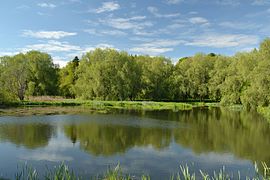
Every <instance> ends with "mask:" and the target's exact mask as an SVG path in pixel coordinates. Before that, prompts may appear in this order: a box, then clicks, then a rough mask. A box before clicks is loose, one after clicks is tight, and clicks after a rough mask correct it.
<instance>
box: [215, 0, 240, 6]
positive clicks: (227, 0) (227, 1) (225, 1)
mask: <svg viewBox="0 0 270 180" xmlns="http://www.w3.org/2000/svg"><path fill="white" fill-rule="evenodd" d="M216 3H217V4H219V5H226V6H238V5H240V2H239V0H216Z"/></svg>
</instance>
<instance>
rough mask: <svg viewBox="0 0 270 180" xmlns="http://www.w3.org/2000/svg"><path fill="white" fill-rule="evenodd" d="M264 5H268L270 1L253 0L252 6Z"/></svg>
mask: <svg viewBox="0 0 270 180" xmlns="http://www.w3.org/2000/svg"><path fill="white" fill-rule="evenodd" d="M266 4H270V0H254V1H253V3H252V5H257V6H263V5H266Z"/></svg>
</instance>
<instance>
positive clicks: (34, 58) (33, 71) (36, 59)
mask: <svg viewBox="0 0 270 180" xmlns="http://www.w3.org/2000/svg"><path fill="white" fill-rule="evenodd" d="M25 56H26V58H27V61H28V62H29V66H30V67H29V68H30V74H29V80H28V87H29V88H28V95H34V96H35V95H38V96H42V95H57V94H58V69H57V67H56V66H55V65H54V64H53V61H52V58H51V56H50V55H49V54H47V53H42V52H39V51H30V52H28V53H26V55H25Z"/></svg>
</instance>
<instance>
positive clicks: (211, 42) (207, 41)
mask: <svg viewBox="0 0 270 180" xmlns="http://www.w3.org/2000/svg"><path fill="white" fill-rule="evenodd" d="M258 42H259V38H258V37H257V36H253V35H243V34H212V35H204V36H200V37H194V38H193V40H192V41H191V42H188V43H185V45H189V46H200V47H213V48H228V47H244V46H250V45H256V44H258Z"/></svg>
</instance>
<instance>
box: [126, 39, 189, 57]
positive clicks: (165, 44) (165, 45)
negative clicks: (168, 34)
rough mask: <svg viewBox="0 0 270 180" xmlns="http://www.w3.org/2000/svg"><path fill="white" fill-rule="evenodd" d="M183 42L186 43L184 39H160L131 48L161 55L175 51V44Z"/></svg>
mask: <svg viewBox="0 0 270 180" xmlns="http://www.w3.org/2000/svg"><path fill="white" fill-rule="evenodd" d="M183 43H185V41H183V40H169V39H159V40H154V41H151V42H146V43H143V44H140V45H139V46H137V47H134V48H131V49H130V51H132V52H137V53H142V54H149V55H159V54H163V53H166V52H169V51H173V50H174V49H173V47H174V46H177V45H179V44H183Z"/></svg>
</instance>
